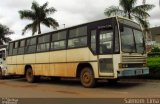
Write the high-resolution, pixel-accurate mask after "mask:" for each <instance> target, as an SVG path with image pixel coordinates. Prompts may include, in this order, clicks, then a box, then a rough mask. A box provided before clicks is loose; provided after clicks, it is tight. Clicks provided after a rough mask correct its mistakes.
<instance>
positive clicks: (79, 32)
mask: <svg viewBox="0 0 160 104" xmlns="http://www.w3.org/2000/svg"><path fill="white" fill-rule="evenodd" d="M84 35H87V26H83V27H79V28H75V29H71V30H70V31H69V38H73V37H78V36H84Z"/></svg>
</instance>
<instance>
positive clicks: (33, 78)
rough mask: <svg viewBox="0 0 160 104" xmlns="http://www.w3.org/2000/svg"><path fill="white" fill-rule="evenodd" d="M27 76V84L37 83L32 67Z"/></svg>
mask: <svg viewBox="0 0 160 104" xmlns="http://www.w3.org/2000/svg"><path fill="white" fill-rule="evenodd" d="M25 76H26V80H27V82H29V83H34V82H35V76H34V75H33V70H32V68H31V67H29V68H28V69H27V70H26V73H25Z"/></svg>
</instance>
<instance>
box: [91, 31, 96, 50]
mask: <svg viewBox="0 0 160 104" xmlns="http://www.w3.org/2000/svg"><path fill="white" fill-rule="evenodd" d="M91 49H92V51H93V52H94V53H96V30H92V31H91Z"/></svg>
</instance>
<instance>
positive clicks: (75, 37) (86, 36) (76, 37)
mask: <svg viewBox="0 0 160 104" xmlns="http://www.w3.org/2000/svg"><path fill="white" fill-rule="evenodd" d="M81 27H86V35H79V36H77V35H76V36H73V37H70V31H71V30H74V29H78V28H81ZM77 31H78V30H77ZM88 36H89V35H88V25H81V26H76V27H74V28H70V29H68V37H67V49H75V48H83V47H88V43H89V41H88V39H89V37H88ZM83 37H85V38H86V40H87V41H86V45H85V46H75V47H69V44H68V43H69V40H71V39H78V38H83Z"/></svg>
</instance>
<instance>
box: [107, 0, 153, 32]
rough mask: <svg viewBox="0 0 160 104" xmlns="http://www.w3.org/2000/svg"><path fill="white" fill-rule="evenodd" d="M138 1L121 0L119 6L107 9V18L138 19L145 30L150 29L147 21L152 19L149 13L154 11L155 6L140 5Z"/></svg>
mask: <svg viewBox="0 0 160 104" xmlns="http://www.w3.org/2000/svg"><path fill="white" fill-rule="evenodd" d="M136 4H137V0H119V6H111V7H109V8H106V9H105V12H104V13H105V15H106V16H117V15H119V16H123V17H127V18H129V19H136V20H137V21H138V22H139V23H140V24H141V25H142V26H143V28H144V29H145V30H147V29H148V25H149V22H147V21H146V20H145V19H146V18H148V17H150V15H149V14H148V13H147V12H148V11H149V10H151V9H153V7H154V5H150V4H144V5H138V6H136Z"/></svg>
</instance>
